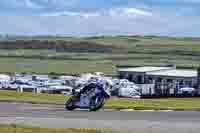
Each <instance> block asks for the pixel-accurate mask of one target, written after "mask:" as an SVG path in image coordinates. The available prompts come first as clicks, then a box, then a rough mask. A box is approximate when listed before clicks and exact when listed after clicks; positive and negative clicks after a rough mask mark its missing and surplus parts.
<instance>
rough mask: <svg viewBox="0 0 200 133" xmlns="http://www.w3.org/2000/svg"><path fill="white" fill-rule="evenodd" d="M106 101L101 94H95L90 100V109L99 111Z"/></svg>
mask: <svg viewBox="0 0 200 133" xmlns="http://www.w3.org/2000/svg"><path fill="white" fill-rule="evenodd" d="M104 103H105V98H104V97H101V96H94V97H92V98H91V100H90V107H89V110H90V111H97V110H99V109H101V108H102V107H103V105H104Z"/></svg>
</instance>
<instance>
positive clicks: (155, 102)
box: [0, 90, 200, 111]
mask: <svg viewBox="0 0 200 133" xmlns="http://www.w3.org/2000/svg"><path fill="white" fill-rule="evenodd" d="M68 98H69V97H66V96H63V95H53V94H33V93H27V92H25V93H17V92H14V91H4V90H2V91H0V101H4V102H27V103H32V104H57V105H63V104H64V103H65V102H66V100H67V99H68ZM104 109H117V110H119V109H134V110H177V111H183V110H188V111H200V98H163V99H128V98H111V99H109V100H108V101H107V102H106V104H105V105H104Z"/></svg>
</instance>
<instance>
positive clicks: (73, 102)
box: [65, 83, 110, 111]
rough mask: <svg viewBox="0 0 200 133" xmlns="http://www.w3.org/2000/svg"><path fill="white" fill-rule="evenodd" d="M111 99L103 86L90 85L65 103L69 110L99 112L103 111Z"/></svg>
mask: <svg viewBox="0 0 200 133" xmlns="http://www.w3.org/2000/svg"><path fill="white" fill-rule="evenodd" d="M108 98H110V95H109V93H108V92H106V91H105V89H104V88H103V86H102V85H100V84H98V83H90V84H88V85H86V86H84V87H83V89H81V91H80V92H79V93H77V94H75V95H73V96H72V97H70V98H69V99H68V100H67V102H66V103H65V108H66V109H67V110H75V109H76V108H80V109H89V111H97V110H99V109H101V108H102V107H103V106H104V104H105V101H106V99H108Z"/></svg>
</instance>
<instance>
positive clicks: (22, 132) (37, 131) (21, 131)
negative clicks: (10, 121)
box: [0, 125, 117, 133]
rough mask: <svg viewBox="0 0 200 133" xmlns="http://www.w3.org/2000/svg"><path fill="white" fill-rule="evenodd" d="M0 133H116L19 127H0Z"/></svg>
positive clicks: (112, 132)
mask: <svg viewBox="0 0 200 133" xmlns="http://www.w3.org/2000/svg"><path fill="white" fill-rule="evenodd" d="M0 132H1V133H117V132H114V131H109V130H100V129H71V128H70V129H50V128H37V127H30V126H21V125H0Z"/></svg>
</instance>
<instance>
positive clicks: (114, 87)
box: [0, 73, 141, 98]
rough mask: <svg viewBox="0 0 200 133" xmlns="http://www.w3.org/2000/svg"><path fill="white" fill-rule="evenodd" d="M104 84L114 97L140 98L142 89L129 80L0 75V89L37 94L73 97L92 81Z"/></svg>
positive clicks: (100, 76)
mask: <svg viewBox="0 0 200 133" xmlns="http://www.w3.org/2000/svg"><path fill="white" fill-rule="evenodd" d="M92 80H93V81H98V82H102V83H103V85H104V88H105V89H107V90H108V91H109V92H110V93H111V95H112V96H119V97H130V98H140V95H141V94H140V88H139V87H138V86H136V85H135V84H134V83H132V82H129V81H128V80H125V79H123V80H120V79H117V78H112V77H106V76H104V75H102V74H99V73H95V74H83V75H80V76H66V75H64V76H54V77H50V76H48V75H28V74H16V75H11V76H10V75H5V74H1V75H0V88H1V89H6V90H16V91H20V92H24V91H29V92H36V93H62V94H64V95H72V94H73V93H75V92H76V91H77V92H79V91H80V90H81V89H82V88H83V87H84V85H85V84H86V83H88V82H90V81H92Z"/></svg>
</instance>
